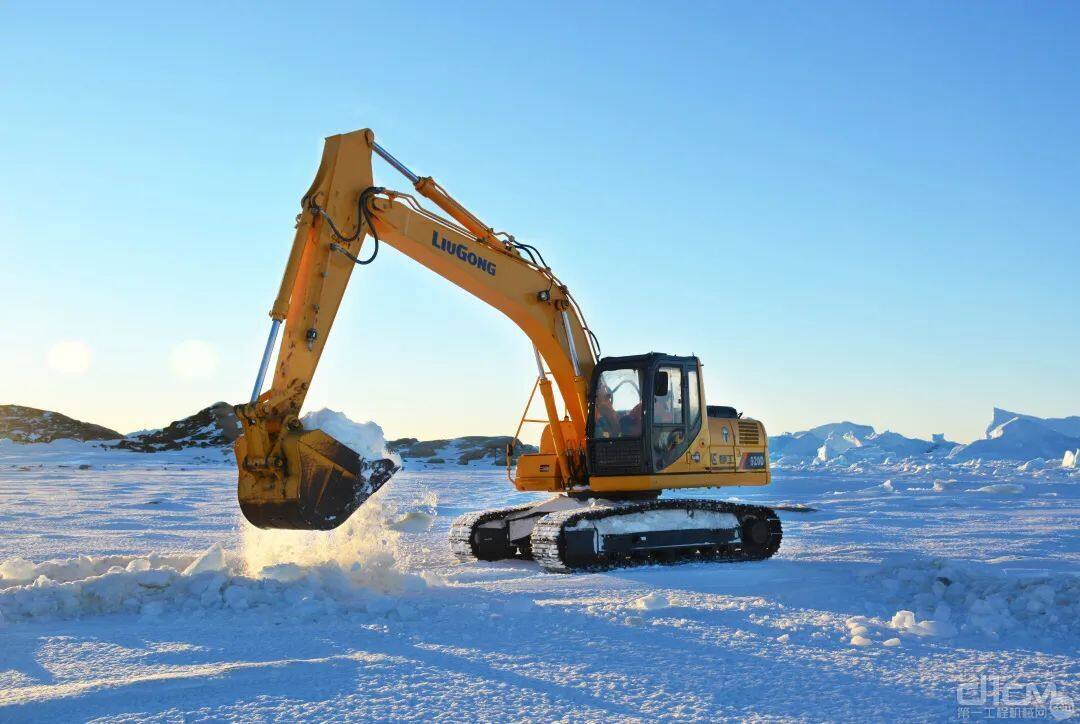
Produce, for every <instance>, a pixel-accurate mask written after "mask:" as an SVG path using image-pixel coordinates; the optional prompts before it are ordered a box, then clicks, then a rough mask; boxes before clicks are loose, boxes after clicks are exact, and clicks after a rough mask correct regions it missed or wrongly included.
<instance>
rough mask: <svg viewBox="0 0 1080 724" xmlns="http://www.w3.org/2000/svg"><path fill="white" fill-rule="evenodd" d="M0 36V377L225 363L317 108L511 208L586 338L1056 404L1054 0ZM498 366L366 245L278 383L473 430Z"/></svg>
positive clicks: (1079, 20) (187, 21) (797, 372)
mask: <svg viewBox="0 0 1080 724" xmlns="http://www.w3.org/2000/svg"><path fill="white" fill-rule="evenodd" d="M0 68H2V69H3V70H0V115H2V118H3V119H4V120H3V132H2V133H0V224H2V229H3V231H2V232H0V251H2V259H3V261H2V264H0V290H2V292H0V294H3V306H4V318H3V322H2V324H0V334H2V335H3V338H4V339H5V340H6V344H5V345H4V348H5V349H4V352H3V354H2V355H0V402H15V403H20V404H27V405H33V406H37V407H46V408H51V409H58V410H60V411H63V412H65V413H67V414H70V415H73V416H76V417H80V418H83V419H90V420H93V421H96V422H100V423H102V424H106V425H110V426H113V427H115V428H118V429H120V430H122V431H127V430H130V429H135V428H139V427H146V426H159V425H161V424H164V423H166V422H168V421H169V420H171V419H174V418H176V417H179V416H182V415H185V414H188V413H190V412H192V411H193V410H194V409H196V408H198V407H200V406H202V405H204V404H207V403H209V402H211V401H213V400H217V399H226V400H230V401H239V400H241V399H243V398H245V397H246V395H247V393H248V391H249V388H250V384H251V380H252V377H253V375H254V371H255V367H256V364H257V360H258V356H259V352H260V348H261V345H262V343H263V341H264V337H265V333H266V327H267V324H268V321H267V316H266V315H267V310H268V309H269V307H270V304H271V302H272V297H273V294H274V293H275V291H276V288H277V284H278V280H279V277H280V273H281V269H282V266H283V264H284V259H285V255H286V252H287V249H288V246H289V244H290V242H291V238H292V228H291V227H292V221H293V217H294V216H295V214H296V212H297V210H298V201H299V197H300V195H301V194H302V193H303V192H304V190H306V188H307V186H308V184H309V182H310V180H311V177H312V175H313V173H314V171H315V168H316V165H317V163H318V157H319V152H320V149H321V144H322V138H323V137H324V136H326V135H329V134H332V133H338V132H342V131H348V130H353V129H355V128H360V127H364V126H370V127H372V128H374V129H375V130H376V133H377V134H378V136H379V140H380V142H382V143H383V144H384V145H385V146H386V147H388V148H389V149H391V150H392V151H393V152H394V153H395V154H396V155H397V156H398V157H399V158H401V159H403V160H404V161H406V162H407V163H408V164H409V165H410V166H411V167H412V168H413V170H415V171H417V172H419V173H421V174H422V175H426V174H430V175H433V176H435V177H436V178H437V179H438V180H439V181H440V182H442V183H443V185H445V186H446V187H447V188H448V189H449V190H450V191H451V192H452V193H453V194H455V196H457V198H459V199H460V200H461V201H462V202H464V203H465V204H466V205H467V206H468V207H470V208H471V209H472V210H473V211H474V212H475V213H477V215H479V216H480V217H481V218H483V219H484V220H486V221H487V222H488V223H490V224H492V225H493V226H495V227H497V228H502V229H506V230H509V231H512V232H514V233H515V234H516V235H517V236H518V237H520V238H523V239H527V240H529V241H531V242H532V243H534V244H536V245H538V246H540V247H541V248H542V249H543V251H544V254H545V257H546V258H547V259H548V261H549V263H551V264H552V266H553V267H554V269H555V271H556V273H558V274H559V275H560V276H561V277H562V278H563V279H564V280H565V281H566V282H567V283H568V284H569V285H570V288H571V289H572V290H573V291H574V293H575V295H576V296H577V297H578V299H579V301H580V302H581V303H582V305H583V306H584V309H585V312H586V315H587V317H588V319H589V322H590V324H591V325H592V327H593V328H594V329H595V331H596V332H597V334H598V335H599V337H600V341H601V344H602V345H603V348H604V353H605V354H632V353H639V352H645V351H652V350H656V351H665V352H670V353H677V354H686V353H695V354H698V355H699V356H700V357H701V358H702V360H703V362H704V364H705V380H706V386H707V396H708V399H709V401H710V402H711V403H714V404H721V403H730V404H734V405H736V406H737V407H739V408H740V409H742V410H745V411H747V413H749V414H750V415H753V416H756V417H759V418H760V419H762V420H764V421H765V423H766V426H767V427H768V428H769V430H770V431H771V432H779V431H781V430H791V429H802V428H805V427H807V426H811V425H814V424H818V423H821V422H826V421H830V420H837V419H842V418H843V419H853V420H857V421H860V422H865V423H869V424H873V425H875V426H877V427H878V429H886V428H888V429H893V430H896V431H899V432H903V433H906V434H913V435H914V434H917V435H922V436H927V435H929V434H930V433H932V432H945V433H947V434H948V435H949V436H950V437H953V438H956V439H960V440H967V439H971V438H974V437H977V436H980V435H981V431H982V429H983V428H984V427H985V424H986V422H987V421H988V420H989V418H990V412H991V407H992V406H994V405H998V406H1003V407H1008V408H1010V409H1017V410H1019V411H1023V412H1029V413H1032V414H1037V415H1047V416H1050V415H1066V414H1078V413H1080V384H1078V378H1080V374H1078V372H1077V368H1078V365H1077V360H1078V359H1080V327H1078V324H1077V308H1078V306H1080V305H1078V302H1080V292H1078V291H1077V289H1078V286H1080V277H1078V270H1080V239H1078V228H1080V204H1078V198H1080V196H1078V193H1077V189H1078V185H1080V144H1078V142H1077V139H1078V138H1080V9H1077V7H1076V6H1075V5H1071V4H1066V3H1058V4H1049V3H1044V4H1037V5H1035V4H1023V3H1019V2H1010V3H1002V2H985V3H974V2H971V3H948V4H945V3H861V2H853V3H823V4H821V3H818V4H810V3H803V4H784V3H740V4H728V3H701V4H673V5H668V6H664V7H663V8H661V6H658V5H656V4H655V3H610V4H605V3H588V4H584V3H581V4H579V3H574V4H547V3H542V4H541V3H537V4H525V3H481V4H469V3H466V4H461V3H453V4H450V3H408V4H404V3H372V4H350V5H346V4H341V5H338V4H325V3H306V4H304V5H303V6H289V5H286V4H269V3H233V4H228V5H225V4H210V3H207V4H198V3H184V4H175V5H172V6H166V5H165V4H161V3H139V4H123V3H115V4H109V5H108V6H104V5H100V4H95V5H91V4H70V5H67V4H53V3H22V4H15V3H7V4H5V5H3V6H2V8H0ZM376 176H377V180H378V181H379V182H381V183H384V184H386V185H390V186H392V187H395V188H399V189H403V190H407V186H408V184H407V182H406V181H405V180H404V179H401V178H400V177H398V176H397V175H396V174H394V173H393V172H392V171H391V170H390V169H388V168H387V167H385V166H379V167H377V169H376ZM533 375H534V368H533V361H532V354H531V349H530V347H529V345H528V343H527V341H526V339H525V338H524V336H522V335H521V334H520V333H519V332H518V331H517V330H516V328H515V327H514V326H513V325H512V324H511V323H510V322H509V321H508V320H506V319H504V318H503V317H501V316H500V315H499V314H498V313H496V312H494V311H492V310H490V309H487V308H485V307H484V306H483V305H482V304H481V303H479V302H477V301H475V300H473V299H471V298H470V297H467V296H466V295H464V294H463V293H461V292H460V291H459V290H457V289H456V288H454V287H452V286H451V285H449V284H448V283H446V282H445V281H443V280H441V279H439V278H438V277H436V276H434V275H433V274H432V273H430V272H428V271H427V270H425V269H422V268H419V267H418V266H417V265H415V264H413V263H412V262H410V261H408V260H406V259H405V258H404V257H402V256H401V255H400V254H397V253H396V252H392V251H391V252H386V253H384V254H383V255H381V256H380V258H379V260H378V262H377V263H376V264H374V265H373V266H371V267H366V268H364V269H361V270H359V272H358V273H357V274H356V275H354V277H353V282H352V285H351V287H350V289H349V290H348V293H347V294H346V299H345V303H344V305H343V309H342V312H341V314H340V316H339V321H338V324H337V325H336V326H335V329H334V331H333V336H332V338H331V340H330V343H329V345H328V348H327V353H326V355H325V357H324V362H323V365H322V367H321V368H320V372H319V375H318V376H317V378H316V382H315V385H314V387H313V390H312V394H311V396H310V397H309V405H308V406H309V408H312V407H316V406H323V405H329V406H331V407H334V408H337V409H343V410H344V411H346V412H347V413H349V414H350V415H351V416H353V417H356V418H359V419H369V418H370V419H374V420H377V421H378V422H380V423H381V424H382V425H383V426H384V428H386V431H387V433H388V435H391V436H399V435H412V436H418V437H433V436H449V435H457V434H465V433H492V434H494V433H509V432H512V430H513V427H514V425H515V424H516V421H517V418H518V416H519V414H520V409H521V406H522V404H523V403H524V400H525V397H526V396H527V394H528V391H529V387H530V385H531V383H532V379H533Z"/></svg>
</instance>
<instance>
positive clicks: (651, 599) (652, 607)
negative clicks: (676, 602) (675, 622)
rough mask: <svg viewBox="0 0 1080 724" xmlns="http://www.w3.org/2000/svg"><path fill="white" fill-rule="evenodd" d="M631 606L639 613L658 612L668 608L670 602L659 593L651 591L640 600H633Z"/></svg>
mask: <svg viewBox="0 0 1080 724" xmlns="http://www.w3.org/2000/svg"><path fill="white" fill-rule="evenodd" d="M631 605H632V606H633V607H634V608H636V609H637V610H639V611H659V610H661V609H664V608H670V607H671V601H670V600H669V599H668V597H667V596H665V595H664V594H662V593H660V592H659V591H653V592H652V593H650V594H648V595H645V596H642V597H641V598H635V599H634V601H633V602H632V604H631Z"/></svg>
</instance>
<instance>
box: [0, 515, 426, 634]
mask: <svg viewBox="0 0 1080 724" xmlns="http://www.w3.org/2000/svg"><path fill="white" fill-rule="evenodd" d="M434 506H435V501H434V499H433V497H431V496H430V494H429V496H428V497H427V498H426V499H425V500H424V501H421V504H420V508H419V509H417V510H409V511H401V510H398V509H396V508H394V507H393V506H388V505H385V504H381V503H379V501H377V500H374V501H368V503H367V504H365V505H364V506H362V507H361V508H360V510H358V511H357V512H356V513H355V514H354V515H353V516H352V518H350V520H349V521H348V522H347V523H346V524H345V525H344V526H342V528H339V529H338V530H336V531H334V532H332V533H329V534H326V533H321V534H320V533H314V532H302V531H264V530H259V529H257V528H254V527H252V526H248V525H246V524H245V530H244V535H243V545H242V546H241V549H240V550H237V551H230V550H226V549H225V548H224V547H223V546H222V545H220V544H215V545H213V546H211V547H210V548H209V549H207V550H206V551H204V552H202V553H201V554H199V555H175V556H160V555H156V554H150V555H147V556H82V557H79V558H72V559H67V560H57V561H47V562H45V563H38V564H34V563H31V562H30V561H27V560H24V559H18V558H16V559H10V560H6V561H4V562H2V563H0V620H7V621H25V620H33V619H53V618H78V617H84V616H90V615H98V614H108V613H136V614H142V615H144V616H157V615H160V614H162V613H164V612H166V611H169V612H181V613H189V614H197V615H202V614H203V613H206V612H209V611H213V610H232V611H244V610H248V609H253V608H259V609H273V611H274V613H276V614H281V615H285V616H289V617H300V618H308V619H311V618H316V617H320V616H324V615H336V614H339V613H358V614H365V613H366V614H370V615H377V616H391V617H393V616H398V617H409V616H412V615H415V612H416V606H415V605H413V604H410V603H408V602H407V601H408V599H413V600H414V601H415V598H416V595H417V594H419V593H421V592H423V591H424V590H426V589H427V588H429V586H430V585H436V584H437V583H438V581H437V579H436V578H435V577H434V576H431V575H429V574H426V573H423V572H421V573H419V574H417V573H406V572H404V571H402V570H401V569H400V567H399V566H398V565H397V561H396V553H395V551H396V542H397V540H398V539H399V537H400V536H401V535H403V532H402V531H405V532H409V531H414V530H416V529H419V528H420V525H419V524H418V523H416V522H415V521H417V520H423V521H425V527H424V528H423V529H424V530H426V526H429V525H430V522H431V520H432V519H433V518H434V513H433V511H434ZM403 521H409V524H403V523H402V522H403Z"/></svg>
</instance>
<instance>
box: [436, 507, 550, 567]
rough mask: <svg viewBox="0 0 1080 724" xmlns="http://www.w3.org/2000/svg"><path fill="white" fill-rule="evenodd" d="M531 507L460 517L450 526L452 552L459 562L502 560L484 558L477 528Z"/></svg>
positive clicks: (474, 513)
mask: <svg viewBox="0 0 1080 724" xmlns="http://www.w3.org/2000/svg"><path fill="white" fill-rule="evenodd" d="M532 507H533V506H531V505H518V506H515V507H513V508H497V509H494V510H477V511H475V512H472V513H466V514H465V515H462V516H458V518H456V519H455V520H454V522H453V524H452V525H451V526H450V551H451V552H452V553H453V554H454V555H455V556H457V558H458V560H462V561H472V560H501V558H505V557H509V556H502V557H500V558H492V557H490V556H488V557H482V556H481V555H480V552H479V551H478V550H477V547H476V536H475V535H474V533H475V531H476V526H478V525H480V524H481V523H487V522H488V521H492V520H498V519H500V518H505V517H507V516H509V515H513V514H514V513H518V512H521V511H525V510H528V509H529V508H532Z"/></svg>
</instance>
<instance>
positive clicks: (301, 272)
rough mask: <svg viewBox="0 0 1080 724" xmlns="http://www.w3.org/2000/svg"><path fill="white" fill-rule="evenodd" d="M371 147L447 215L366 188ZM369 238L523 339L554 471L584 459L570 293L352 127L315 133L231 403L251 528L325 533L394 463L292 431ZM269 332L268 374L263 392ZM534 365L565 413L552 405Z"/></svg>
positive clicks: (569, 475)
mask: <svg viewBox="0 0 1080 724" xmlns="http://www.w3.org/2000/svg"><path fill="white" fill-rule="evenodd" d="M373 154H378V155H379V156H381V157H382V158H383V159H384V160H386V161H387V162H388V163H389V164H390V165H391V166H393V167H394V168H395V169H397V170H398V171H400V172H401V173H402V174H403V175H404V176H405V177H406V178H407V179H408V180H409V181H410V182H411V183H412V185H413V188H414V190H415V191H416V192H417V193H419V194H420V195H422V196H424V197H425V198H427V199H429V200H430V201H432V202H433V203H435V204H436V205H437V206H438V207H439V208H440V209H441V210H442V211H443V212H444V213H446V214H447V215H448V216H449V217H450V218H445V217H442V216H438V215H436V214H433V213H431V212H429V211H427V210H425V209H424V208H423V207H421V206H420V204H419V203H418V202H417V200H416V199H415V197H414V196H412V195H410V194H407V193H402V192H398V191H392V190H388V189H385V188H381V187H376V186H374V180H373V171H372V155H373ZM369 238H370V239H371V241H368V239H369ZM380 244H387V245H388V246H392V247H394V248H395V249H397V250H398V251H400V252H402V253H404V254H405V255H406V256H408V257H410V258H412V259H414V260H415V261H417V262H419V263H420V264H422V265H423V266H425V267H427V268H428V269H431V270H432V271H434V272H435V273H436V274H438V275H440V276H442V277H443V278H445V279H447V280H449V281H451V282H453V283H454V284H456V285H457V286H459V287H461V288H462V289H464V290H465V291H467V292H469V293H470V294H472V295H473V296H475V297H477V298H478V299H481V300H482V301H484V302H486V303H488V304H490V305H491V306H493V307H495V308H496V309H498V310H499V311H501V312H503V313H504V314H505V315H506V316H508V317H509V318H510V319H511V320H512V321H513V322H514V323H515V324H517V325H518V327H519V328H520V329H521V330H522V331H523V332H524V333H525V334H526V336H528V338H529V340H530V341H531V342H532V344H533V347H534V349H535V351H536V355H537V364H538V368H539V369H538V373H539V388H540V392H541V396H542V397H543V399H544V404H545V409H546V412H547V417H548V428H547V433H546V435H545V436H546V437H549V439H550V440H551V443H552V446H553V447H554V452H555V454H556V460H557V464H558V471H557V472H558V475H559V477H560V478H561V479H562V480H563V483H564V485H566V486H567V487H569V486H570V485H572V484H573V483H574V478H575V476H576V475H578V473H577V472H576V471H578V470H580V467H581V466H580V463H578V462H577V461H579V460H580V459H581V458H582V456H583V454H584V448H585V426H586V415H587V399H588V398H587V387H588V382H589V379H590V376H591V375H592V371H593V368H594V367H595V366H596V362H597V360H596V355H595V351H594V349H593V344H592V340H591V339H590V336H591V335H590V333H589V332H588V329H587V327H586V326H585V324H584V321H583V319H582V316H581V313H580V310H579V309H578V307H577V305H576V303H575V302H574V300H573V297H572V296H571V295H570V292H569V291H568V290H567V288H566V286H565V285H563V284H562V283H561V282H560V281H559V280H558V279H557V278H556V277H555V276H554V275H553V274H552V272H551V270H550V269H549V268H548V267H547V265H546V264H545V263H544V261H543V259H542V257H541V256H540V255H539V252H537V251H536V250H535V249H533V248H532V247H529V246H528V245H525V244H520V243H519V242H517V241H516V239H514V237H513V236H510V235H507V234H496V233H495V232H494V231H493V230H492V229H491V228H490V227H488V226H487V225H485V224H484V223H483V222H481V221H480V220H479V219H478V218H477V217H476V216H474V215H473V214H472V213H471V212H470V211H468V210H467V209H466V208H465V207H463V206H462V205H461V204H460V203H458V202H457V201H456V200H454V199H453V198H452V197H451V196H450V195H449V194H448V193H446V191H445V190H444V189H443V188H442V187H441V186H439V185H438V184H437V183H436V182H435V181H434V180H433V179H431V178H430V177H423V178H422V177H419V176H416V175H415V174H413V173H412V172H411V171H409V169H408V168H406V167H405V166H404V165H403V164H401V163H400V162H399V161H398V160H397V159H395V158H394V157H393V156H391V155H390V154H389V153H387V152H386V151H385V150H384V149H383V148H382V147H380V146H379V145H378V144H377V143H376V142H375V135H374V133H373V132H372V131H370V130H368V129H364V130H360V131H355V132H352V133H347V134H342V135H337V136H331V137H330V138H328V139H326V144H325V147H324V149H323V156H322V161H321V163H320V165H319V170H318V172H317V173H316V176H315V181H314V182H313V183H312V185H311V188H310V189H309V190H308V192H307V193H306V194H305V195H304V197H303V200H302V210H301V213H300V215H299V216H298V217H297V226H296V236H295V238H294V241H293V245H292V249H291V251H290V253H289V259H288V262H287V264H286V267H285V272H284V274H283V276H282V281H281V287H280V289H279V291H278V295H277V298H276V300H275V302H274V306H273V308H272V309H271V312H270V316H271V320H272V322H271V332H270V337H269V339H268V341H267V345H266V350H265V352H264V355H263V360H262V364H261V365H260V368H259V374H258V377H257V381H256V384H255V389H254V391H253V393H252V399H251V402H249V403H248V404H245V405H239V406H237V408H236V412H237V416H238V418H239V420H240V422H241V425H242V426H243V435H242V436H241V438H240V439H239V440H238V441H237V443H236V460H237V465H238V467H239V485H238V493H239V499H240V505H241V509H242V510H243V511H244V514H245V516H247V518H248V520H250V521H251V522H252V523H254V524H255V525H258V526H260V527H264V528H300V529H318V530H326V529H331V528H334V527H336V526H338V525H340V524H341V523H342V522H344V521H345V520H346V519H347V518H348V517H349V515H351V513H352V512H353V511H354V510H355V509H356V508H357V507H358V506H359V505H360V504H361V503H362V502H363V501H364V500H365V499H366V498H367V497H368V496H369V495H371V494H372V493H373V492H374V491H375V490H377V489H378V488H379V487H380V486H381V485H382V484H383V483H384V482H386V480H388V479H389V478H390V476H391V475H392V474H393V473H394V472H395V470H396V468H395V467H394V466H393V463H391V462H390V461H388V460H376V461H368V460H363V459H361V458H360V457H359V456H358V455H357V454H356V453H355V452H354V451H352V450H350V449H349V448H347V447H346V446H344V445H342V444H341V443H339V442H337V441H336V440H334V439H333V438H332V437H330V436H329V435H328V434H326V433H325V432H322V431H319V430H304V428H303V426H302V424H301V422H300V416H299V415H300V409H301V407H302V406H303V402H304V398H305V397H306V395H307V392H308V389H309V388H310V385H311V380H312V377H313V376H314V374H315V370H316V368H317V366H318V363H319V358H320V357H321V355H322V351H323V348H324V347H325V345H326V342H327V339H328V337H329V333H330V329H331V327H332V326H333V323H334V318H335V316H336V314H337V310H338V307H339V305H340V303H341V299H342V296H343V294H344V292H345V288H346V286H347V285H348V282H349V278H350V277H351V275H352V273H353V271H354V269H355V267H356V266H358V265H364V264H367V263H369V262H370V261H371V260H373V259H374V257H375V254H377V253H378V249H379V245H380ZM369 248H370V252H369ZM363 257H367V258H363ZM279 331H280V333H281V342H280V347H279V348H278V357H277V363H276V366H275V369H274V374H273V381H272V383H271V386H270V388H269V389H268V390H266V391H263V390H262V387H263V384H264V377H265V374H266V372H267V371H268V367H269V361H270V358H271V356H272V353H273V348H274V345H275V341H276V337H277V335H278V333H279ZM545 362H546V363H547V367H548V369H549V370H550V375H551V379H552V380H554V385H555V386H556V387H557V388H558V390H559V393H560V396H561V398H562V401H563V406H564V409H565V416H566V418H568V420H564V419H563V418H561V417H560V415H559V413H558V406H557V403H556V400H555V396H554V393H553V389H552V383H551V381H550V380H549V379H548V373H547V372H546V371H545V369H544V363H545Z"/></svg>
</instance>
